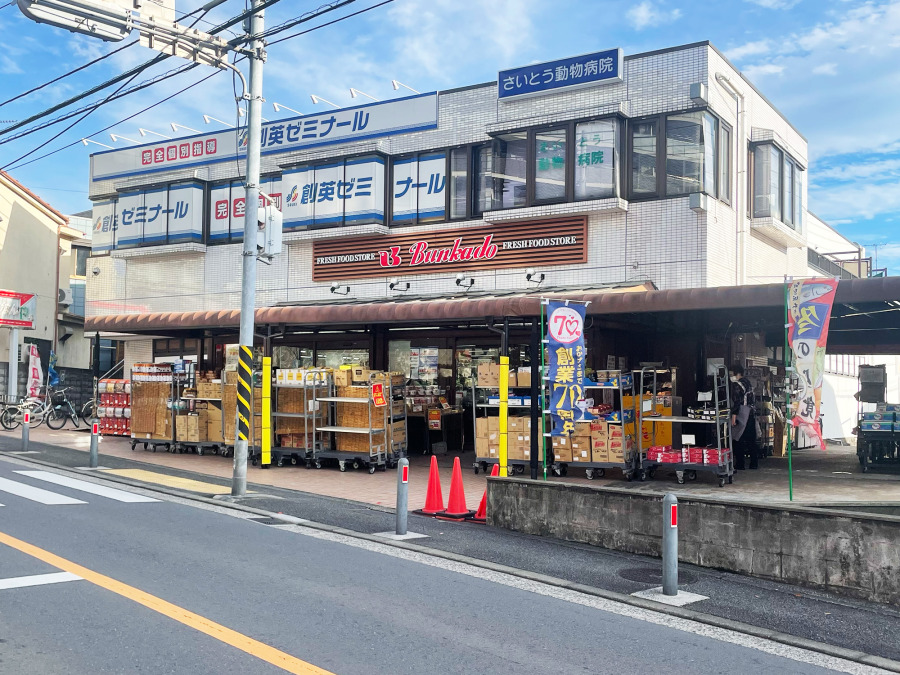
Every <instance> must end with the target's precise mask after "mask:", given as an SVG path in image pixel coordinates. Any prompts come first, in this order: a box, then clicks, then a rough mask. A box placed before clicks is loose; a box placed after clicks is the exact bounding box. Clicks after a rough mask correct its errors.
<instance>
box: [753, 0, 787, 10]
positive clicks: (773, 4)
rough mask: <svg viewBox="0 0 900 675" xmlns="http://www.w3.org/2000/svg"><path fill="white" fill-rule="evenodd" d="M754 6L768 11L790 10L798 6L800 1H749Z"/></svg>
mask: <svg viewBox="0 0 900 675" xmlns="http://www.w3.org/2000/svg"><path fill="white" fill-rule="evenodd" d="M747 2H751V3H753V4H754V5H759V6H760V7H765V8H766V9H790V8H791V7H793V6H794V5H796V4H798V3H799V2H800V0H747Z"/></svg>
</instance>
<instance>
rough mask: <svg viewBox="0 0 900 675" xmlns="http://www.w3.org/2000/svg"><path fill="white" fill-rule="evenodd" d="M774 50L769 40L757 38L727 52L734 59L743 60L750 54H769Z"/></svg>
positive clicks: (726, 54)
mask: <svg viewBox="0 0 900 675" xmlns="http://www.w3.org/2000/svg"><path fill="white" fill-rule="evenodd" d="M771 50H772V45H771V44H770V43H769V41H768V40H757V41H756V42H748V43H747V44H744V45H741V46H740V47H735V48H734V49H729V50H727V51H726V52H725V56H727V57H728V58H729V59H731V60H732V61H741V60H743V59H745V58H747V57H748V56H756V55H757V54H768V53H769V52H770V51H771Z"/></svg>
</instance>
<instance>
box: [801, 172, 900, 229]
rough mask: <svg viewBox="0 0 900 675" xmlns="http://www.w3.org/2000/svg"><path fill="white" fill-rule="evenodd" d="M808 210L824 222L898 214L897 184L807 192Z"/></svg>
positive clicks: (899, 185)
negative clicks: (808, 193) (808, 194)
mask: <svg viewBox="0 0 900 675" xmlns="http://www.w3.org/2000/svg"><path fill="white" fill-rule="evenodd" d="M809 206H810V210H811V211H813V212H815V213H817V214H818V215H819V216H821V217H822V218H824V219H825V221H826V222H831V221H833V220H847V219H850V220H854V221H855V220H870V219H872V218H875V217H877V216H880V215H884V214H887V213H893V212H896V211H900V181H898V182H894V183H879V184H873V183H871V182H868V181H864V182H863V181H861V182H857V183H847V184H844V185H837V186H830V187H828V188H818V189H815V190H810V197H809Z"/></svg>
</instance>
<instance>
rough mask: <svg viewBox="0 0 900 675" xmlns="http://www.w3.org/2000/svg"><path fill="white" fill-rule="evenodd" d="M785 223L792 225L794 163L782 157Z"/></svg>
mask: <svg viewBox="0 0 900 675" xmlns="http://www.w3.org/2000/svg"><path fill="white" fill-rule="evenodd" d="M782 220H783V222H784V224H785V225H789V226H791V227H793V226H794V164H793V162H791V161H790V160H789V159H788V158H787V157H785V159H784V218H783V219H782Z"/></svg>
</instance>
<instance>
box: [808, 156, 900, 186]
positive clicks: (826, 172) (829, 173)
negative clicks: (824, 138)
mask: <svg viewBox="0 0 900 675" xmlns="http://www.w3.org/2000/svg"><path fill="white" fill-rule="evenodd" d="M828 164H830V165H832V166H827V167H826V168H822V169H820V168H818V167H816V168H815V170H814V171H813V175H812V179H813V180H814V181H815V182H816V183H817V184H818V183H820V182H821V181H828V180H834V181H843V182H847V181H855V180H860V179H863V178H865V179H866V180H869V181H884V180H889V179H900V158H896V159H883V160H863V159H856V160H855V161H854V158H852V157H845V158H843V159H841V158H836V159H832V160H830V161H829V162H828Z"/></svg>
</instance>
